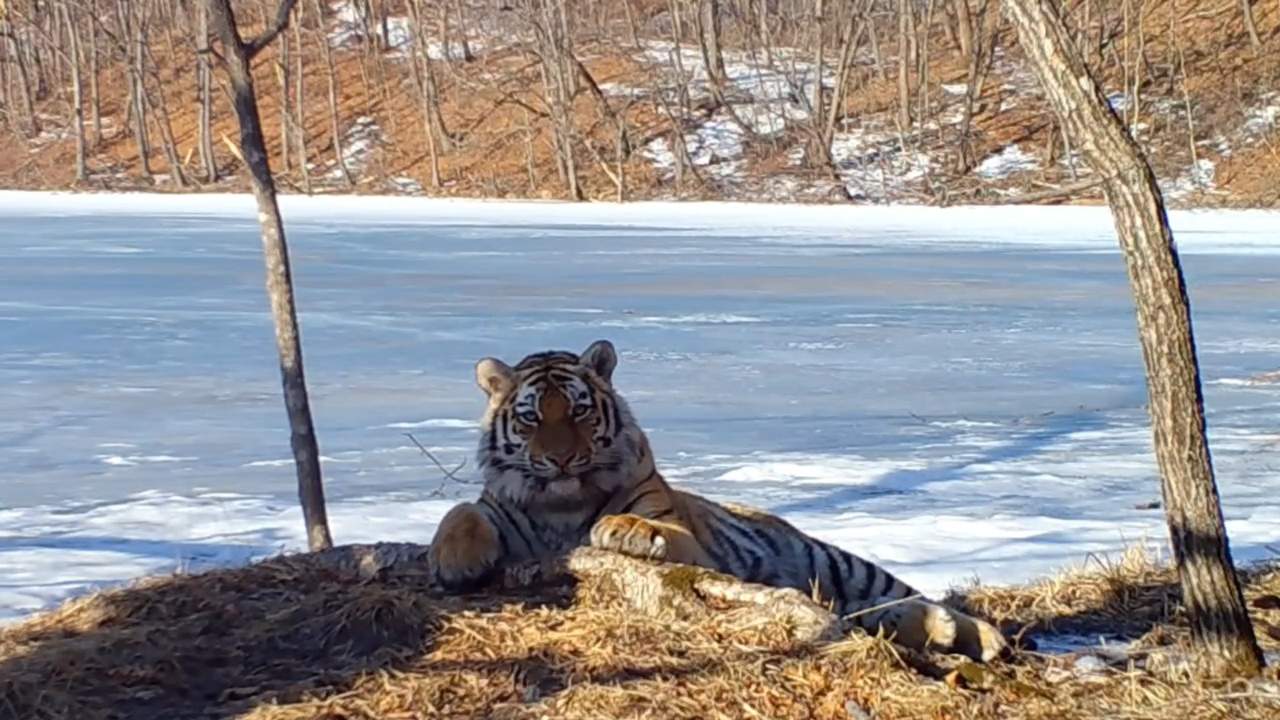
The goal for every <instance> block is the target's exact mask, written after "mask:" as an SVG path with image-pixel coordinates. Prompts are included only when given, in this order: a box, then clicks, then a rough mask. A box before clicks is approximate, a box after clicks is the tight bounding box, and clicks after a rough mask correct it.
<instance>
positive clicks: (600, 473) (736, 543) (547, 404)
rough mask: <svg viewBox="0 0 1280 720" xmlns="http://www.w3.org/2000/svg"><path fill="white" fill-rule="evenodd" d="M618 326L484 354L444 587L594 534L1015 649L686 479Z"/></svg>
mask: <svg viewBox="0 0 1280 720" xmlns="http://www.w3.org/2000/svg"><path fill="white" fill-rule="evenodd" d="M617 364H618V356H617V352H616V351H615V349H614V346H613V344H612V343H610V342H609V341H608V340H599V341H596V342H594V343H592V344H591V345H590V346H588V347H587V349H586V350H585V351H583V352H582V353H581V354H580V355H576V354H574V353H571V352H567V351H559V350H552V351H545V352H537V353H534V354H531V355H529V356H527V357H525V358H524V359H522V360H521V361H520V362H518V363H517V364H516V365H515V367H511V366H510V365H507V364H506V363H504V362H503V361H501V360H498V359H496V358H492V357H486V358H483V359H481V360H480V361H479V362H478V363H476V366H475V375H476V383H477V384H478V385H479V386H480V388H481V389H482V390H483V391H484V393H485V395H486V396H487V398H488V403H487V406H486V409H485V412H484V416H483V419H482V421H481V423H480V439H479V449H478V451H477V455H476V458H477V463H478V466H479V468H480V472H481V474H482V476H483V480H484V484H483V488H482V490H481V493H480V497H479V499H478V500H476V501H475V502H465V503H462V504H459V505H457V506H455V507H453V508H452V509H451V510H450V511H449V512H448V513H446V515H445V516H444V518H443V519H442V520H441V521H440V524H439V526H438V527H437V529H436V534H435V537H434V539H433V540H432V542H431V546H430V550H429V553H428V555H429V564H430V567H431V574H432V575H433V577H434V578H435V581H436V582H437V584H438V585H439V586H441V587H443V588H445V589H446V590H455V591H457V590H468V589H474V588H475V587H477V586H478V585H480V584H482V583H484V582H485V581H487V580H488V579H490V578H491V577H492V575H493V573H494V571H495V570H496V569H497V568H499V567H500V566H502V565H504V564H508V563H513V562H520V561H526V560H536V559H543V558H547V557H552V556H556V555H559V554H563V553H567V552H569V551H571V550H572V549H574V548H576V547H580V546H584V545H589V546H591V547H594V548H599V549H603V550H609V551H614V552H618V553H622V554H624V555H628V556H631V557H636V558H645V559H649V560H657V561H664V562H671V563H683V564H686V565H695V566H700V567H703V568H708V569H710V570H713V571H716V572H719V573H723V574H726V575H731V576H733V577H735V578H738V579H741V580H743V581H746V582H752V583H759V584H763V585H769V586H774V587H786V588H795V589H797V590H800V591H802V592H805V593H813V592H815V591H816V592H817V593H818V594H819V597H820V598H822V599H823V600H824V601H825V602H827V603H829V604H830V606H831V607H832V609H833V611H834V612H836V613H838V614H840V615H841V616H843V617H846V618H850V619H851V620H852V621H853V623H854V624H855V625H857V626H860V627H862V628H864V629H865V630H867V631H869V632H871V633H877V632H880V631H883V632H884V633H885V634H886V636H889V637H892V638H893V639H894V641H895V642H897V643H899V644H901V645H903V646H905V647H909V648H913V649H926V648H929V649H935V650H939V651H943V652H953V653H959V654H963V655H966V656H968V657H969V658H971V659H973V660H977V661H983V662H987V661H990V660H992V659H994V658H997V657H1001V656H1004V655H1006V654H1007V653H1008V647H1009V646H1008V643H1007V641H1006V640H1005V638H1004V637H1003V635H1002V634H1001V633H1000V631H999V630H998V629H997V628H995V627H994V626H993V625H991V624H990V623H987V622H986V621H983V620H980V619H978V618H975V617H971V616H969V615H967V614H965V613H962V612H960V611H958V610H955V609H953V608H950V607H947V606H944V605H941V604H939V603H936V602H933V601H931V600H929V599H927V598H925V597H924V596H923V595H922V594H921V593H919V592H917V591H916V590H915V589H913V588H912V587H911V586H909V585H907V584H906V583H904V582H903V581H901V580H899V579H898V578H896V577H894V576H893V575H892V574H890V573H889V572H888V571H886V570H885V569H884V568H881V567H879V566H878V565H876V564H874V563H871V562H868V561H867V560H864V559H862V558H860V557H858V556H857V555H854V554H853V553H850V552H846V551H845V550H842V549H840V548H838V547H836V546H834V545H831V544H828V543H825V542H822V541H820V540H817V539H816V538H813V537H810V536H809V535H806V534H805V533H803V532H801V531H800V530H798V529H797V528H796V527H794V526H793V525H791V524H790V523H788V522H787V521H785V520H783V519H782V518H779V517H776V516H774V515H771V514H769V513H766V512H763V511H760V510H755V509H752V508H748V507H745V506H742V505H737V504H729V503H717V502H713V501H712V500H709V499H707V498H704V497H701V496H698V495H695V494H692V493H689V492H685V491H682V490H677V489H675V488H673V487H671V485H669V484H668V483H667V481H666V480H665V479H664V478H663V477H662V474H661V473H659V471H658V468H657V465H656V462H655V459H654V456H653V452H652V450H651V449H650V445H649V441H648V438H647V436H646V435H645V433H644V431H643V430H641V428H640V426H639V424H638V423H637V422H636V420H635V418H634V417H633V416H632V414H631V410H630V408H629V407H628V405H627V403H626V401H625V400H624V399H623V398H622V397H621V396H620V395H619V394H618V392H617V391H616V390H615V389H614V387H613V373H614V370H615V368H616V367H617Z"/></svg>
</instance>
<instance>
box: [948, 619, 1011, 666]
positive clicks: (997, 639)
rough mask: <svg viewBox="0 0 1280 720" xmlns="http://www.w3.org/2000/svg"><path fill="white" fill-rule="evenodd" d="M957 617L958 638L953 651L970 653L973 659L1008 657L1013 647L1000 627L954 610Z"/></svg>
mask: <svg viewBox="0 0 1280 720" xmlns="http://www.w3.org/2000/svg"><path fill="white" fill-rule="evenodd" d="M952 614H953V615H955V619H956V639H955V643H954V644H953V646H952V652H958V653H960V654H962V655H968V656H969V657H970V658H972V659H973V660H980V661H982V662H990V661H992V660H995V659H996V658H1003V657H1007V656H1008V655H1009V654H1010V653H1011V652H1012V649H1011V648H1010V647H1009V641H1008V640H1006V639H1005V637H1004V634H1003V633H1001V632H1000V630H999V628H997V627H996V626H995V625H992V624H991V623H989V622H987V621H985V620H979V619H978V618H975V617H970V616H968V615H965V614H964V613H961V612H957V611H954V610H953V611H952Z"/></svg>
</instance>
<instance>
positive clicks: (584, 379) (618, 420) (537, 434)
mask: <svg viewBox="0 0 1280 720" xmlns="http://www.w3.org/2000/svg"><path fill="white" fill-rule="evenodd" d="M617 364H618V355H617V353H616V352H615V351H614V349H613V344H612V343H610V342H609V341H607V340H599V341H596V342H594V343H592V344H591V346H590V347H588V348H587V349H586V350H584V351H583V352H582V354H581V355H575V354H573V353H571V352H563V351H548V352H539V353H534V354H532V355H529V356H528V357H526V358H524V359H523V360H521V361H520V362H519V363H517V364H516V366H515V367H511V366H509V365H507V364H506V363H504V362H502V361H501V360H498V359H496V358H484V359H483V360H481V361H480V362H478V363H476V383H477V384H479V385H480V389H482V390H484V392H485V394H486V395H488V398H489V404H488V407H487V409H486V410H485V414H484V419H483V421H482V422H481V434H480V448H479V452H478V454H477V459H478V461H479V465H480V468H481V470H482V472H483V473H484V478H485V487H486V489H488V490H489V492H491V493H493V494H495V495H496V496H498V497H499V498H502V499H504V500H506V501H508V502H511V503H513V504H515V505H516V506H518V507H522V508H529V509H543V510H549V511H562V512H565V511H572V510H575V509H578V508H583V509H586V508H588V507H591V508H598V507H600V506H602V505H603V504H604V503H605V502H607V500H608V499H609V498H610V497H611V496H613V495H614V494H615V493H617V492H618V491H619V490H622V489H623V488H625V487H626V486H627V484H628V483H629V482H634V481H635V480H637V479H641V478H643V477H644V475H640V478H637V477H636V475H637V473H638V472H641V471H647V469H648V468H643V467H641V465H642V463H652V457H651V456H650V455H649V452H648V449H647V442H646V440H645V438H644V434H643V433H642V432H641V431H640V429H639V426H638V425H637V424H636V422H635V420H634V419H633V418H632V416H631V411H630V410H629V409H628V408H627V405H626V402H625V401H623V399H622V398H621V397H619V396H618V394H617V393H616V392H615V391H614V389H613V384H612V380H613V370H614V368H615V367H617Z"/></svg>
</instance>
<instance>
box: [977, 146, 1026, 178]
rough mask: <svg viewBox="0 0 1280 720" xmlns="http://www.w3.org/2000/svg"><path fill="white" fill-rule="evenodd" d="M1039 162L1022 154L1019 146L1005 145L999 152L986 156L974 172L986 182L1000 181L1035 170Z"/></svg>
mask: <svg viewBox="0 0 1280 720" xmlns="http://www.w3.org/2000/svg"><path fill="white" fill-rule="evenodd" d="M1039 167H1040V161H1039V160H1037V159H1036V158H1035V156H1033V155H1028V154H1027V153H1025V152H1023V150H1022V147H1020V146H1019V145H1016V144H1014V145H1006V146H1005V147H1004V149H1002V150H1001V151H1000V152H998V153H996V154H994V155H990V156H988V157H987V158H986V159H984V160H983V161H982V162H980V163H978V166H977V167H976V168H974V170H973V171H974V172H975V173H977V174H978V175H980V176H981V177H984V178H986V179H988V180H1002V179H1004V178H1007V177H1009V176H1010V175H1014V174H1017V173H1020V172H1027V171H1030V170H1036V169H1038V168H1039Z"/></svg>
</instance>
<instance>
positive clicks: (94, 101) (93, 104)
mask: <svg viewBox="0 0 1280 720" xmlns="http://www.w3.org/2000/svg"><path fill="white" fill-rule="evenodd" d="M89 12H90V13H92V14H94V16H96V13H97V12H98V0H92V2H90V3H89ZM88 25H89V117H90V122H91V123H92V125H93V147H94V148H95V149H96V148H97V147H98V146H99V145H101V144H102V95H101V94H100V93H99V92H98V23H97V22H95V21H94V20H93V17H91V18H90V22H89V23H88Z"/></svg>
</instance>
